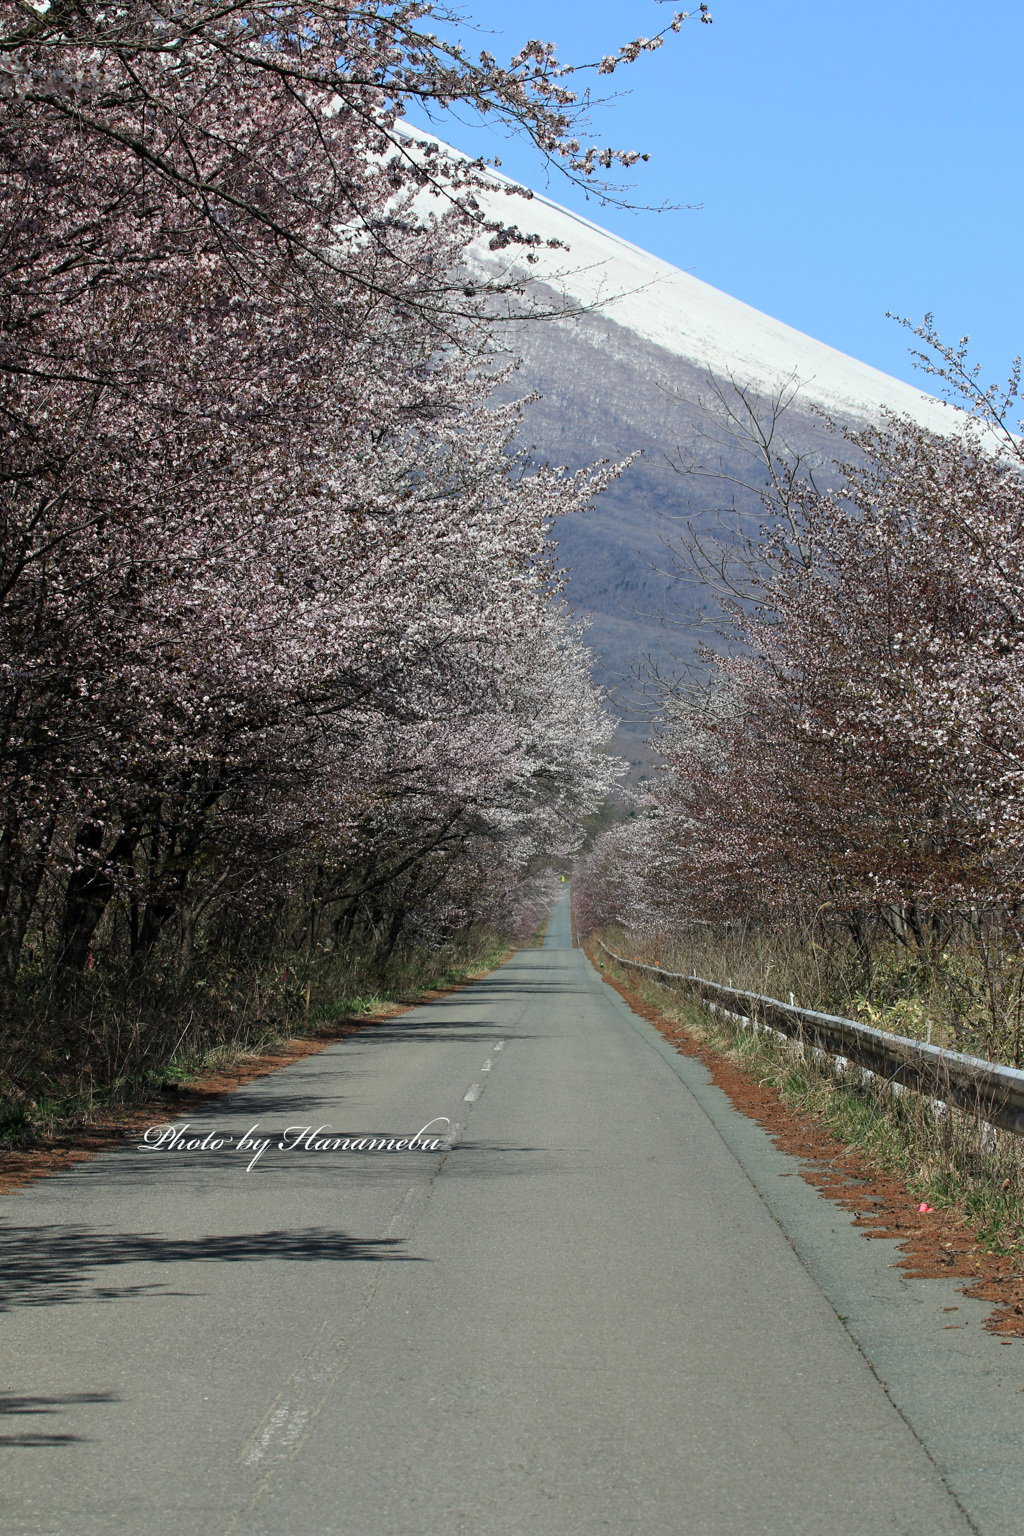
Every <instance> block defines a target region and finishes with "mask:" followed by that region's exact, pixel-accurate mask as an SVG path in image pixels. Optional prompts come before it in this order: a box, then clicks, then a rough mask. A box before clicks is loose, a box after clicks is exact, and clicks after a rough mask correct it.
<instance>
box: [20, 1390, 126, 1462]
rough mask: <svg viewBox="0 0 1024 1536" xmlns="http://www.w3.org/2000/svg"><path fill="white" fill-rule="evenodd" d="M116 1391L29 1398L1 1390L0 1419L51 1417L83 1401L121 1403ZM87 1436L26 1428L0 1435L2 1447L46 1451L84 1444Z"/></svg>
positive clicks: (65, 1393) (70, 1393)
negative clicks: (55, 1447) (61, 1446)
mask: <svg viewBox="0 0 1024 1536" xmlns="http://www.w3.org/2000/svg"><path fill="white" fill-rule="evenodd" d="M120 1401H121V1399H120V1398H119V1397H118V1395H117V1393H116V1392H64V1393H61V1395H60V1396H59V1397H27V1396H25V1395H23V1394H21V1393H17V1392H0V1419H7V1418H14V1419H25V1418H32V1419H34V1418H39V1417H46V1418H49V1417H50V1416H51V1415H53V1414H56V1413H60V1412H61V1410H62V1409H64V1408H74V1407H78V1406H79V1405H80V1404H82V1403H119V1402H120ZM86 1438H87V1437H86V1436H85V1435H66V1434H61V1433H60V1432H59V1431H56V1430H45V1429H24V1430H21V1431H20V1432H19V1433H15V1434H0V1446H5V1445H6V1446H20V1447H22V1449H26V1450H40V1449H43V1450H45V1449H46V1448H47V1447H53V1446H59V1445H81V1444H84V1443H85V1441H86Z"/></svg>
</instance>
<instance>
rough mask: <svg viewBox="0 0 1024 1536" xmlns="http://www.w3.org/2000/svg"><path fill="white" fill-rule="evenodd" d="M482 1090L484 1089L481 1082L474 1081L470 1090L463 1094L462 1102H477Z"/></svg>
mask: <svg viewBox="0 0 1024 1536" xmlns="http://www.w3.org/2000/svg"><path fill="white" fill-rule="evenodd" d="M482 1092H483V1089H482V1088H481V1087H480V1084H479V1083H474V1084H473V1086H472V1088H471V1089H470V1090H469V1092H468V1093H467V1094H464V1095H463V1099H462V1102H463V1103H464V1104H475V1103H476V1101H477V1099H478V1098H479V1097H480V1095H481V1093H482Z"/></svg>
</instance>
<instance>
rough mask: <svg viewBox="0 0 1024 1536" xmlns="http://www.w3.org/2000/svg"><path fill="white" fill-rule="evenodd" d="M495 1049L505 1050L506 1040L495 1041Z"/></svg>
mask: <svg viewBox="0 0 1024 1536" xmlns="http://www.w3.org/2000/svg"><path fill="white" fill-rule="evenodd" d="M494 1049H495V1050H496V1051H503V1050H504V1049H505V1042H504V1040H498V1041H497V1042H496V1043H495V1046H494Z"/></svg>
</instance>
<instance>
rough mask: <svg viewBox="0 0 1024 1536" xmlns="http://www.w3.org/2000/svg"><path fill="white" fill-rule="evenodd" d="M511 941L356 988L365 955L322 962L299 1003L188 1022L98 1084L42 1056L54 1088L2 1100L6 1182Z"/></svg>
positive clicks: (219, 1088)
mask: <svg viewBox="0 0 1024 1536" xmlns="http://www.w3.org/2000/svg"><path fill="white" fill-rule="evenodd" d="M513 953H514V951H513V950H512V949H511V948H510V947H509V945H508V944H507V943H506V942H504V941H502V940H500V939H498V938H496V937H495V936H494V935H488V936H486V937H485V938H478V939H477V940H476V941H475V942H474V943H473V944H471V945H468V946H462V947H461V949H460V950H458V951H456V950H453V949H450V950H449V951H447V952H424V953H421V954H420V955H418V956H416V955H413V956H406V957H404V958H403V959H402V960H401V961H399V962H398V963H395V964H392V965H390V966H388V967H383V968H381V969H380V970H379V971H378V972H377V973H376V975H375V976H374V977H373V980H374V985H373V986H372V987H370V988H363V989H358V988H356V987H354V986H353V985H352V981H353V975H354V974H362V975H363V976H364V978H365V976H366V974H368V969H367V967H366V966H365V965H360V966H359V967H357V968H355V969H353V968H351V967H350V968H349V969H348V970H347V971H346V973H345V974H344V975H341V974H337V973H336V974H335V976H334V978H333V980H334V985H333V987H332V985H331V978H330V977H329V976H327V975H325V974H324V973H323V972H322V971H321V973H320V974H319V975H318V977H317V978H316V989H315V990H314V985H313V978H308V980H309V992H308V996H309V999H310V1001H309V1008H308V1013H307V1012H306V998H307V991H306V986H305V984H303V983H302V980H301V977H300V978H299V982H298V983H297V984H296V985H295V986H294V988H293V991H294V992H295V997H294V998H293V999H292V1004H293V1006H292V1007H291V1008H289V1009H288V1010H287V1011H283V1012H282V1011H277V1012H274V1013H268V1015H267V1017H265V1018H264V1019H263V1020H262V1021H259V1020H256V1021H253V1020H247V1021H246V1022H245V1025H244V1027H243V1028H240V1029H234V1028H232V1021H231V1019H230V1016H229V1017H228V1018H227V1019H226V1020H225V1021H224V1022H223V1026H222V1028H221V1030H220V1031H219V1032H218V1033H213V1032H212V1031H210V1030H209V1029H207V1031H206V1032H205V1033H206V1038H205V1039H203V1038H202V1037H201V1036H200V1037H199V1038H197V1037H196V1035H195V1034H193V1035H192V1037H191V1038H189V1035H188V1033H187V1032H186V1034H185V1036H184V1038H183V1039H182V1040H181V1042H180V1043H179V1045H178V1047H177V1049H176V1050H174V1051H172V1052H171V1053H170V1054H168V1055H167V1056H166V1058H165V1059H164V1060H163V1061H161V1062H160V1063H159V1064H158V1065H155V1066H150V1067H146V1068H144V1069H143V1070H141V1071H137V1072H134V1073H132V1072H125V1073H123V1074H121V1075H120V1076H118V1077H115V1078H114V1080H113V1081H111V1082H109V1083H106V1084H102V1085H100V1086H96V1084H95V1083H94V1082H93V1081H92V1080H91V1079H90V1080H88V1081H86V1082H84V1083H83V1082H82V1080H81V1075H79V1079H78V1081H77V1082H76V1081H74V1080H71V1079H70V1078H64V1079H62V1078H61V1075H60V1072H59V1067H58V1068H57V1069H56V1070H55V1069H54V1068H53V1067H52V1066H50V1067H49V1070H47V1066H48V1063H47V1062H45V1061H44V1062H41V1063H40V1064H39V1065H37V1068H36V1070H37V1073H38V1074H39V1076H40V1077H41V1078H42V1080H43V1082H44V1084H45V1085H46V1086H47V1087H49V1089H50V1091H49V1092H41V1093H38V1094H37V1095H32V1094H29V1093H26V1092H25V1091H24V1090H22V1091H19V1090H18V1085H15V1084H12V1082H11V1080H10V1078H9V1077H8V1078H6V1079H0V1082H2V1085H3V1088H4V1089H5V1090H6V1092H5V1094H4V1098H3V1101H2V1107H0V1190H4V1189H9V1188H13V1187H15V1186H17V1185H19V1184H23V1183H26V1182H28V1181H29V1180H31V1179H33V1178H37V1177H41V1176H43V1175H45V1174H47V1173H52V1172H55V1171H57V1169H59V1168H61V1167H64V1166H67V1165H68V1164H69V1163H70V1162H74V1161H77V1160H79V1159H80V1158H82V1157H87V1156H91V1155H92V1154H93V1153H95V1152H96V1151H99V1150H102V1149H104V1148H106V1147H109V1146H111V1145H115V1144H116V1143H118V1142H119V1141H121V1140H123V1138H124V1136H125V1135H126V1134H127V1135H131V1134H134V1133H135V1132H136V1131H137V1130H138V1129H140V1128H141V1127H144V1126H148V1125H151V1124H153V1123H154V1120H155V1119H167V1118H168V1117H169V1116H170V1117H172V1118H177V1117H178V1116H179V1115H181V1114H183V1113H184V1114H188V1113H192V1112H194V1111H195V1110H196V1109H198V1108H200V1107H202V1106H203V1105H204V1104H205V1103H206V1102H207V1101H208V1100H209V1099H210V1098H211V1097H215V1096H217V1095H219V1094H223V1093H228V1092H230V1091H231V1090H232V1089H233V1088H236V1087H238V1086H240V1085H241V1084H242V1083H245V1082H248V1081H250V1080H251V1079H252V1078H254V1077H261V1076H265V1075H266V1074H267V1073H269V1072H274V1071H277V1070H278V1069H279V1068H281V1067H283V1066H287V1065H289V1064H290V1063H291V1062H293V1061H295V1060H298V1059H300V1058H301V1057H302V1056H306V1055H309V1054H311V1053H312V1052H315V1051H319V1050H322V1049H323V1048H324V1047H325V1046H327V1045H330V1044H331V1043H332V1042H334V1041H336V1040H340V1039H344V1038H346V1037H347V1036H349V1035H351V1034H354V1033H355V1032H356V1031H357V1030H360V1029H364V1028H367V1027H368V1026H372V1025H373V1024H375V1023H380V1022H383V1021H384V1020H385V1019H390V1018H393V1017H395V1015H396V1014H399V1013H404V1012H405V1011H407V1010H408V1009H409V1008H412V1007H415V1006H416V1005H417V1004H419V1003H422V1002H429V1001H431V1000H432V999H434V998H437V997H441V996H444V995H445V994H446V993H448V992H452V991H455V990H458V989H459V988H460V987H463V986H466V985H468V984H469V983H470V982H472V981H475V980H477V979H478V978H479V977H481V976H485V975H487V974H488V972H490V971H492V970H494V969H495V968H496V967H497V966H499V965H502V964H504V962H505V961H506V960H507V959H509V958H510V956H511V955H512V954H513Z"/></svg>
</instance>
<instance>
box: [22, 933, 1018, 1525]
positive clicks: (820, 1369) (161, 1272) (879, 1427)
mask: <svg viewBox="0 0 1024 1536" xmlns="http://www.w3.org/2000/svg"><path fill="white" fill-rule="evenodd" d="M435 1116H443V1117H447V1121H450V1122H452V1125H453V1129H452V1131H451V1133H450V1138H449V1141H450V1144H451V1146H452V1150H450V1151H445V1150H444V1149H443V1148H441V1149H439V1150H437V1151H432V1152H429V1153H423V1152H407V1151H406V1152H392V1153H384V1154H380V1153H370V1152H366V1151H363V1152H358V1151H356V1152H353V1151H349V1152H344V1151H313V1150H306V1149H299V1148H295V1149H293V1150H291V1151H280V1150H278V1149H277V1148H276V1146H271V1147H270V1148H269V1149H268V1150H267V1152H266V1153H264V1154H263V1155H262V1156H261V1157H260V1158H259V1160H258V1161H257V1163H256V1165H255V1167H254V1169H253V1170H252V1172H247V1171H246V1159H245V1158H243V1157H240V1156H239V1154H238V1152H237V1149H236V1148H235V1147H234V1145H225V1146H224V1147H222V1148H220V1149H219V1150H211V1149H207V1150H205V1151H203V1150H196V1151H192V1152H187V1151H185V1152H176V1151H169V1150H164V1151H146V1152H142V1151H136V1150H134V1149H131V1148H126V1149H124V1150H122V1151H118V1152H116V1153H112V1154H110V1155H107V1156H104V1157H101V1158H97V1159H95V1160H93V1161H92V1162H90V1163H86V1164H81V1165H79V1166H78V1167H77V1168H76V1169H75V1170H73V1171H72V1172H70V1173H68V1174H66V1175H62V1176H60V1177H57V1178H53V1179H50V1180H47V1181H44V1182H42V1183H40V1184H37V1185H35V1186H33V1187H32V1188H30V1189H28V1190H25V1191H22V1192H20V1193H17V1194H15V1195H11V1196H8V1197H7V1198H6V1199H4V1200H3V1201H2V1202H0V1218H2V1239H3V1281H2V1302H3V1307H4V1309H5V1310H4V1315H3V1317H2V1319H0V1347H2V1351H3V1363H4V1377H5V1380H4V1387H5V1389H6V1390H5V1395H4V1398H3V1406H4V1409H5V1417H4V1420H3V1423H2V1424H0V1441H2V1442H3V1445H4V1446H5V1449H4V1450H3V1451H2V1452H0V1455H2V1458H3V1462H4V1473H3V1476H4V1487H5V1490H6V1503H5V1513H4V1514H3V1515H2V1516H0V1528H2V1529H3V1531H5V1532H10V1533H33V1536H42V1533H46V1536H72V1533H73V1536H99V1533H103V1536H107V1533H114V1532H117V1533H122V1532H130V1533H140V1536H141V1533H146V1536H200V1533H201V1536H210V1533H218V1536H219V1533H224V1536H228V1533H231V1536H235V1533H237V1536H257V1533H259V1536H334V1533H337V1536H426V1533H429V1536H455V1533H467V1536H469V1533H472V1536H491V1533H494V1536H499V1533H500V1536H524V1533H538V1536H594V1533H597V1532H601V1531H609V1532H612V1533H621V1536H626V1533H643V1536H687V1533H693V1536H719V1533H721V1536H745V1533H773V1536H774V1533H778V1536H797V1533H807V1536H830V1533H836V1536H840V1533H841V1536H860V1533H865V1536H866V1533H878V1536H896V1533H914V1536H946V1533H954V1532H956V1533H963V1532H967V1531H969V1530H972V1529H980V1530H983V1531H985V1532H991V1533H992V1536H997V1533H998V1536H1011V1533H1013V1532H1015V1531H1017V1530H1020V1529H1022V1524H1021V1523H1019V1515H1018V1511H1019V1508H1020V1506H1019V1502H1018V1499H1017V1496H1018V1494H1019V1491H1020V1483H1021V1478H1020V1465H1019V1463H1020V1452H1019V1446H1020V1430H1021V1428H1022V1427H1024V1416H1022V1414H1021V1407H1022V1406H1024V1396H1021V1395H1020V1393H1019V1385H1024V1373H1022V1370H1024V1346H1020V1345H1015V1346H1013V1348H1012V1349H1009V1348H1002V1347H1001V1346H1000V1345H999V1344H998V1342H997V1341H996V1340H993V1339H991V1338H989V1337H988V1336H983V1335H982V1334H981V1332H980V1330H979V1328H978V1326H977V1324H978V1320H979V1319H980V1317H982V1316H983V1315H984V1309H983V1308H981V1307H976V1308H974V1309H973V1310H972V1307H971V1304H969V1303H965V1302H963V1300H962V1298H960V1297H959V1296H958V1295H956V1294H955V1293H954V1291H953V1290H952V1288H951V1287H950V1286H948V1285H946V1283H945V1282H935V1283H934V1284H930V1285H929V1286H925V1287H923V1288H918V1289H917V1290H916V1291H913V1290H912V1289H911V1287H909V1286H907V1285H906V1283H905V1282H903V1281H902V1279H901V1278H900V1276H899V1274H898V1272H897V1271H894V1270H892V1269H891V1268H890V1267H889V1265H890V1264H891V1259H892V1253H891V1249H890V1246H889V1245H888V1244H886V1243H884V1242H873V1243H867V1242H865V1240H864V1239H863V1238H862V1237H861V1235H860V1234H859V1233H858V1232H855V1231H854V1230H853V1229H852V1228H851V1227H850V1225H849V1218H848V1217H846V1216H844V1215H843V1214H842V1213H838V1212H837V1211H836V1208H835V1207H833V1206H831V1205H830V1204H829V1203H828V1202H825V1201H823V1200H821V1199H820V1197H819V1196H818V1195H817V1194H815V1193H814V1192H813V1191H812V1190H810V1189H809V1188H808V1186H806V1185H805V1184H803V1182H802V1181H801V1180H800V1179H798V1178H789V1179H783V1180H781V1181H780V1180H779V1177H778V1175H779V1174H780V1173H790V1172H792V1171H793V1168H794V1166H795V1165H794V1164H793V1163H792V1160H791V1159H788V1158H786V1157H784V1155H783V1154H781V1153H779V1152H778V1151H777V1150H776V1149H774V1147H772V1146H771V1144H770V1143H769V1142H768V1140H767V1138H766V1137H765V1136H764V1135H763V1133H762V1132H761V1131H760V1130H759V1129H758V1128H757V1127H756V1126H754V1125H752V1124H751V1123H750V1122H748V1121H746V1120H744V1119H743V1118H742V1117H741V1116H739V1115H736V1114H735V1112H734V1111H732V1110H731V1109H730V1108H729V1107H728V1105H727V1103H726V1101H725V1100H724V1098H723V1096H722V1095H721V1094H719V1093H718V1090H717V1089H714V1088H712V1087H710V1086H709V1085H708V1082H707V1077H706V1074H705V1073H704V1072H703V1069H701V1068H700V1067H699V1066H698V1065H696V1064H695V1063H693V1062H689V1061H685V1060H683V1059H682V1058H676V1057H674V1055H673V1053H671V1052H670V1051H668V1050H667V1048H659V1046H658V1043H657V1040H656V1038H655V1037H654V1035H653V1031H651V1030H650V1029H649V1027H648V1026H646V1025H644V1024H642V1023H641V1021H638V1020H635V1019H634V1018H633V1016H632V1015H631V1014H630V1013H629V1011H628V1009H626V1008H625V1006H624V1005H623V1004H622V1003H621V1001H620V1000H619V999H618V998H617V997H616V996H615V995H614V994H613V993H612V991H611V989H610V988H608V987H606V986H604V985H603V984H602V982H601V981H600V979H599V977H598V976H597V974H596V973H595V972H594V971H593V969H592V968H591V967H590V965H589V964H588V962H587V961H586V959H585V957H584V956H583V955H582V954H581V953H579V952H578V951H574V950H572V949H571V947H570V943H569V933H568V920H567V913H566V910H565V908H564V906H563V907H561V908H559V909H556V912H555V915H554V917H553V920H552V923H551V926H550V929H549V933H548V937H547V939H546V942H545V945H544V948H543V949H542V950H524V951H521V952H520V953H519V954H518V955H517V956H516V957H515V958H514V959H513V960H512V961H511V962H510V963H509V964H508V965H506V966H505V967H503V968H502V969H501V970H499V971H497V972H495V973H494V974H493V975H491V976H490V977H488V978H487V979H485V980H484V981H482V982H480V983H478V984H476V985H475V986H473V987H471V988H469V989H467V990H465V991H463V992H459V993H456V994H454V995H453V996H452V997H450V998H447V999H444V1000H442V1001H440V1002H437V1003H432V1004H430V1005H428V1006H426V1007H423V1008H420V1009H417V1010H415V1011H414V1012H412V1013H408V1014H405V1015H403V1016H402V1017H400V1018H398V1019H396V1020H394V1021H392V1022H391V1023H389V1024H387V1025H385V1026H380V1027H375V1028H372V1029H368V1030H367V1031H366V1032H365V1033H364V1034H362V1035H357V1036H354V1037H352V1038H351V1039H349V1040H346V1041H344V1042H342V1043H340V1044H338V1045H336V1046H333V1047H331V1048H330V1049H329V1050H327V1051H324V1052H323V1053H322V1054H320V1055H317V1056H313V1057H309V1058H306V1059H305V1060H303V1061H301V1062H299V1063H297V1064H296V1065H295V1066H293V1067H290V1068H288V1069H287V1070H285V1071H283V1072H279V1073H277V1074H275V1075H274V1076H273V1077H270V1078H264V1079H262V1080H260V1081H258V1082H256V1083H253V1084H251V1085H249V1086H247V1087H246V1088H244V1089H241V1090H239V1091H238V1092H237V1093H235V1094H233V1095H231V1096H230V1097H228V1098H226V1099H224V1100H222V1101H221V1102H220V1104H219V1105H217V1106H215V1107H214V1108H213V1109H211V1110H210V1111H209V1113H208V1114H207V1115H206V1116H205V1118H204V1119H203V1120H202V1121H201V1122H193V1124H194V1125H195V1126H196V1127H197V1129H196V1131H195V1132H194V1134H195V1135H197V1136H198V1137H204V1136H206V1135H207V1134H208V1133H209V1132H210V1131H216V1132H217V1134H218V1135H219V1136H222V1137H226V1136H233V1137H236V1138H237V1137H240V1136H241V1135H242V1134H243V1133H245V1132H249V1131H252V1128H253V1127H254V1126H256V1127H258V1128H257V1129H256V1130H255V1131H252V1134H253V1136H254V1137H255V1138H256V1139H257V1140H258V1139H260V1138H262V1137H264V1136H265V1135H266V1136H271V1135H272V1136H273V1140H274V1141H275V1142H276V1141H277V1140H279V1139H280V1135H281V1133H282V1131H283V1130H284V1129H285V1128H286V1127H292V1126H306V1125H309V1126H310V1127H311V1128H313V1129H314V1130H315V1129H316V1128H317V1127H319V1126H321V1125H330V1126H331V1127H332V1128H333V1132H332V1134H333V1135H334V1136H340V1135H343V1134H346V1133H347V1134H348V1135H350V1136H352V1135H355V1134H356V1133H358V1132H362V1133H364V1134H370V1133H378V1134H381V1135H383V1134H386V1133H387V1134H390V1135H392V1136H396V1137H397V1136H403V1135H405V1136H408V1135H410V1134H411V1133H412V1132H415V1131H417V1130H419V1129H420V1127H422V1126H423V1125H424V1124H425V1123H426V1122H428V1121H430V1120H432V1119H433V1118H434V1117H435ZM438 1124H439V1125H441V1126H443V1125H444V1124H445V1122H438ZM190 1134H193V1133H191V1132H190ZM325 1134H326V1133H325ZM322 1139H323V1138H322ZM780 1223H781V1225H780ZM784 1228H785V1229H786V1230H784ZM787 1231H788V1232H789V1234H790V1235H789V1236H787ZM791 1238H792V1241H791ZM794 1242H795V1243H796V1247H794ZM797 1250H799V1252H798V1251H797ZM844 1288H845V1289H844ZM830 1298H831V1299H830ZM922 1298H923V1299H922ZM953 1303H956V1304H959V1305H960V1307H961V1311H960V1312H959V1313H958V1314H957V1316H958V1318H961V1319H965V1320H967V1322H968V1327H967V1328H964V1329H961V1330H959V1331H955V1330H954V1331H943V1323H944V1322H946V1321H948V1317H947V1316H946V1315H945V1314H942V1313H941V1307H942V1306H943V1305H947V1304H953ZM915 1309H916V1310H915ZM837 1311H839V1312H842V1313H843V1315H844V1316H845V1317H847V1318H848V1324H847V1326H845V1327H844V1324H843V1322H842V1321H841V1320H840V1318H839V1316H837ZM972 1328H973V1333H972V1331H971V1330H972ZM858 1341H859V1342H858ZM936 1351H938V1353H936ZM1018 1351H1022V1353H1021V1354H1020V1355H1019V1354H1018ZM869 1358H870V1360H871V1362H872V1363H871V1364H869ZM1015 1373H1016V1374H1015ZM883 1381H885V1382H886V1383H887V1386H886V1387H883V1385H882V1382H883ZM1014 1393H1016V1394H1017V1395H1016V1396H1015V1395H1014ZM972 1394H974V1395H973V1396H972ZM993 1490H994V1491H993ZM965 1509H966V1510H967V1512H968V1513H967V1514H965Z"/></svg>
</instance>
